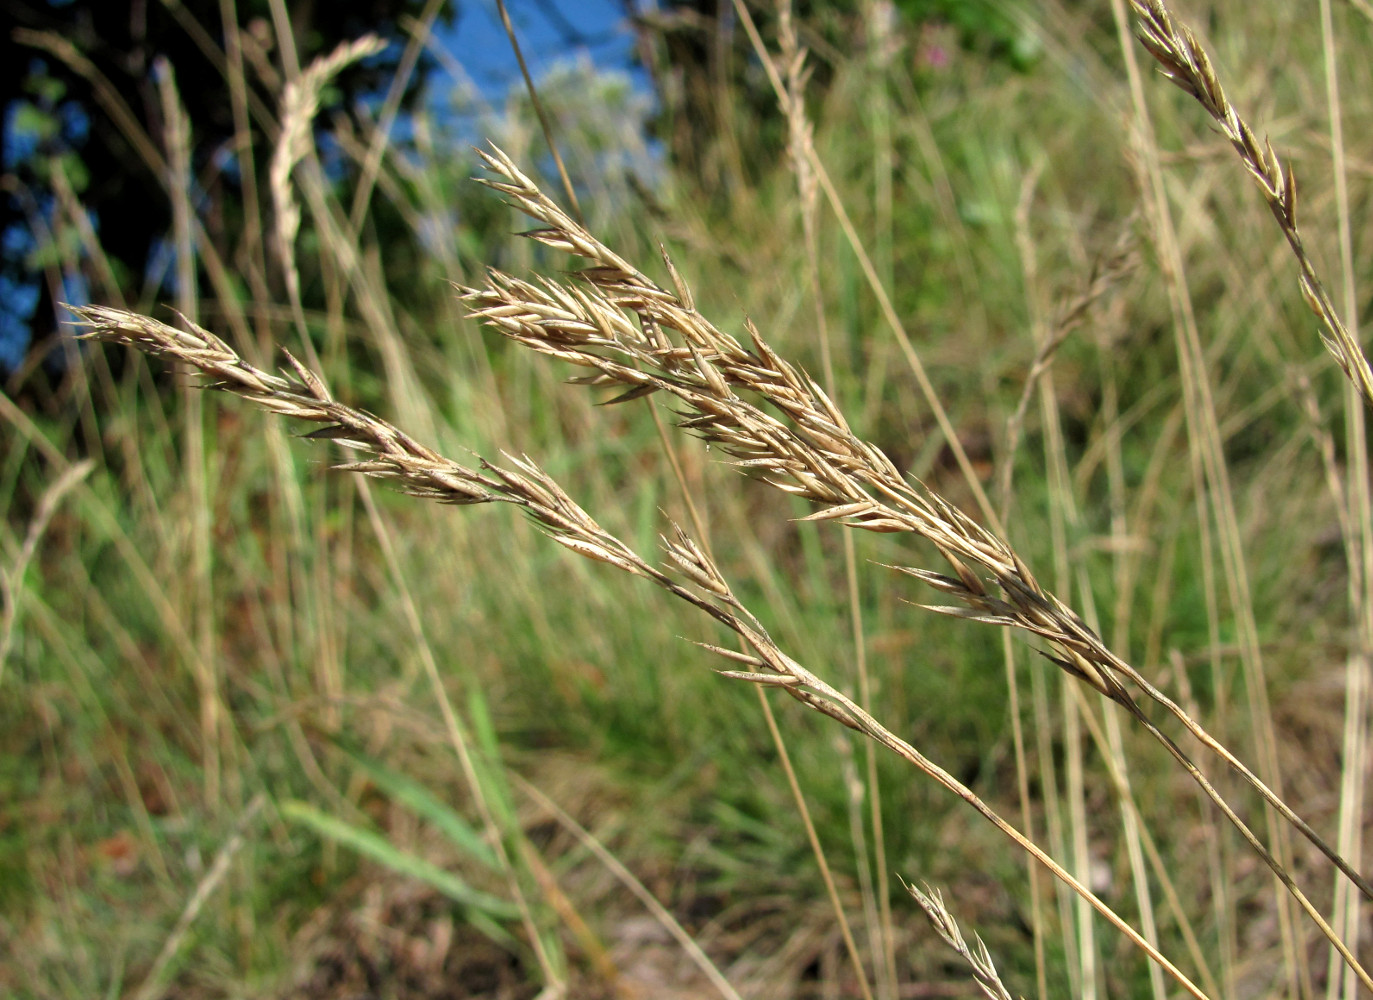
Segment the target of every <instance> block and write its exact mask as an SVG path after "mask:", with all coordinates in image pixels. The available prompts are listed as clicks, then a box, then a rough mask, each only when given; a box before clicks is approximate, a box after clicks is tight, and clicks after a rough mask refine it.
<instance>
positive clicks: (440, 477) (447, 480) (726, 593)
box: [72, 306, 1207, 998]
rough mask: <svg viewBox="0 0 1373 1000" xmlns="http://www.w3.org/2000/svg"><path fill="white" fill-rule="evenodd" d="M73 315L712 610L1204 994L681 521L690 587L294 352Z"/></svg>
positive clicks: (545, 491) (742, 675)
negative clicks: (895, 722) (795, 636)
mask: <svg viewBox="0 0 1373 1000" xmlns="http://www.w3.org/2000/svg"><path fill="white" fill-rule="evenodd" d="M72 312H73V313H75V314H76V316H77V317H78V318H79V320H80V321H81V323H82V324H83V325H84V326H85V327H86V328H87V329H86V332H85V334H84V336H86V337H87V338H90V339H95V340H102V341H107V342H112V343H118V344H122V345H124V346H127V347H132V348H136V349H138V350H141V351H144V352H146V353H148V354H151V355H154V356H156V357H161V358H165V359H168V360H170V361H173V362H180V363H182V364H188V365H191V366H192V367H194V368H195V369H197V370H198V371H199V372H200V373H201V374H202V375H204V376H206V377H207V378H208V379H209V382H208V383H207V386H208V387H209V388H212V389H218V390H220V391H224V392H231V393H233V394H235V395H238V396H241V397H243V398H244V399H246V400H248V401H249V402H251V403H254V404H255V405H257V406H260V407H262V408H263V409H265V410H269V411H271V412H273V413H276V414H278V415H280V416H283V417H288V418H292V419H296V420H304V421H307V422H310V423H317V424H323V425H324V426H323V427H321V428H320V429H319V430H317V431H314V432H312V433H310V434H307V435H306V437H307V438H309V439H311V440H331V441H336V442H338V443H339V444H340V445H341V446H343V447H345V448H349V449H352V450H355V451H361V452H365V453H367V454H368V456H369V457H368V458H366V459H364V460H362V461H357V462H348V463H343V464H340V465H337V466H335V467H334V468H335V469H337V470H339V471H345V472H358V473H361V474H363V475H366V476H370V477H374V478H378V479H386V480H392V481H394V482H395V483H396V484H397V485H398V486H399V487H400V488H401V490H402V491H404V492H405V493H407V494H409V495H411V496H416V497H420V498H422V499H428V500H435V501H437V502H439V503H447V504H462V505H468V504H481V503H509V504H513V505H514V506H516V507H519V508H520V509H521V510H522V511H524V513H525V514H527V515H528V516H529V517H530V518H531V519H532V520H533V521H534V522H535V523H536V524H538V525H539V526H540V527H541V528H542V529H543V530H544V531H545V533H546V534H548V536H549V537H550V538H552V539H553V540H554V541H556V542H558V543H559V544H560V545H563V546H565V547H566V548H568V549H571V550H572V551H573V552H576V553H577V554H578V555H581V556H584V557H586V558H588V559H592V560H595V561H597V562H602V563H606V564H608V565H611V566H614V567H615V568H617V569H620V570H622V571H624V572H626V573H629V574H631V575H634V576H638V577H641V578H643V579H646V580H649V581H650V582H652V583H654V584H656V585H657V586H658V587H660V588H662V589H663V590H665V591H667V592H668V593H670V594H672V595H673V596H674V597H677V598H679V599H681V600H684V601H686V602H687V603H688V604H691V605H692V606H694V607H696V608H697V609H699V610H701V611H703V612H705V613H706V614H708V615H709V616H710V617H711V618H713V619H715V620H716V621H717V622H719V623H720V624H721V625H723V626H725V627H726V628H727V629H729V630H730V631H732V632H734V633H735V634H736V635H737V636H739V638H740V639H742V640H743V641H744V643H745V644H746V645H747V646H748V648H749V649H750V650H752V652H751V653H739V652H735V651H732V650H728V649H724V648H721V647H717V646H713V645H707V644H702V646H703V648H705V649H708V650H710V651H712V652H714V653H716V654H718V655H720V656H721V657H723V658H725V659H726V660H729V661H731V662H733V663H737V664H740V665H742V666H744V667H746V668H747V669H744V670H736V669H729V670H724V671H720V672H721V673H722V674H723V675H724V676H726V677H729V678H732V679H737V680H743V681H747V682H752V683H758V684H763V685H767V686H776V687H780V688H781V689H782V690H784V691H786V692H787V694H789V695H791V696H792V697H793V698H795V699H796V700H797V701H799V702H801V703H802V704H803V705H805V706H806V707H808V708H811V709H813V710H814V711H817V712H820V713H821V714H823V715H826V716H829V717H830V718H832V719H834V720H836V721H838V722H840V723H842V724H843V725H845V726H847V727H849V728H850V729H853V730H855V731H857V732H860V733H862V734H864V735H866V736H868V737H869V738H871V739H873V740H875V741H876V742H877V743H879V744H881V745H882V746H885V747H887V748H888V749H889V750H891V751H893V752H894V753H896V754H897V755H898V756H900V757H902V758H903V759H904V760H906V761H908V762H909V763H911V764H912V765H914V766H915V767H916V768H918V769H919V770H920V771H921V772H922V773H924V774H926V775H927V776H929V777H931V778H933V779H934V780H935V781H936V782H937V783H939V784H940V785H942V786H943V787H944V788H946V789H947V790H949V791H951V792H953V793H954V794H955V795H957V796H958V797H959V798H961V799H963V800H964V801H965V802H967V803H968V804H969V805H970V806H972V807H973V808H974V809H975V810H976V811H977V812H978V813H980V814H981V815H982V816H983V817H984V818H985V819H987V820H988V821H989V822H991V823H992V824H993V825H994V826H996V827H997V829H999V830H1000V831H1001V832H1002V833H1003V834H1004V835H1006V836H1007V837H1009V838H1010V839H1011V840H1012V841H1014V842H1015V843H1016V845H1017V846H1019V847H1020V848H1021V849H1022V850H1024V851H1026V852H1028V853H1029V854H1030V855H1031V856H1033V857H1034V858H1035V859H1036V860H1038V861H1039V862H1040V863H1041V864H1043V865H1044V866H1045V867H1046V868H1048V869H1049V871H1050V872H1052V873H1053V874H1054V875H1055V876H1056V877H1058V878H1059V879H1061V880H1063V882H1064V883H1065V884H1066V885H1068V886H1069V887H1070V888H1071V889H1072V890H1073V891H1074V892H1076V893H1077V894H1078V895H1080V896H1081V897H1082V898H1083V899H1085V900H1086V901H1087V902H1088V903H1090V904H1091V905H1092V906H1093V907H1094V908H1095V909H1096V910H1097V912H1098V913H1100V914H1101V915H1102V916H1103V917H1104V918H1105V919H1106V920H1107V921H1109V922H1110V923H1111V924H1112V926H1114V927H1116V928H1117V929H1118V930H1119V931H1120V932H1121V933H1122V934H1124V935H1125V936H1126V937H1128V938H1129V939H1130V941H1131V942H1132V943H1133V944H1135V946H1136V947H1138V948H1140V949H1141V950H1142V951H1143V952H1144V953H1145V954H1147V955H1148V956H1149V957H1150V958H1151V959H1153V960H1154V961H1155V962H1157V963H1158V964H1159V965H1160V966H1161V967H1162V968H1163V969H1164V970H1165V971H1166V972H1167V973H1168V974H1169V975H1170V976H1172V977H1173V978H1174V980H1176V981H1177V983H1178V984H1179V985H1180V986H1182V987H1183V988H1184V989H1185V990H1186V991H1187V992H1188V993H1189V994H1190V995H1191V996H1193V997H1197V998H1205V997H1206V996H1207V994H1205V993H1204V992H1202V990H1201V989H1200V988H1199V987H1197V986H1196V985H1195V984H1194V983H1193V982H1192V981H1191V980H1190V979H1188V978H1187V976H1186V975H1185V974H1184V973H1183V972H1182V971H1181V970H1180V969H1178V968H1177V966H1175V965H1174V964H1173V963H1172V962H1171V961H1170V960H1169V959H1168V958H1167V957H1166V956H1164V955H1163V954H1162V953H1161V952H1159V951H1158V949H1157V948H1155V947H1154V946H1153V945H1151V944H1150V943H1149V942H1148V941H1146V940H1145V939H1144V938H1143V937H1142V936H1141V935H1140V934H1139V932H1138V931H1136V930H1135V929H1134V928H1133V927H1131V926H1130V925H1129V924H1128V923H1127V922H1125V921H1124V920H1123V919H1122V918H1121V917H1120V916H1119V915H1118V914H1116V913H1115V911H1114V910H1112V909H1111V908H1110V907H1109V906H1107V905H1106V903H1104V902H1103V901H1102V900H1101V899H1100V898H1098V897H1097V896H1096V895H1095V894H1094V893H1093V892H1092V891H1091V890H1090V889H1088V888H1087V887H1086V886H1085V885H1083V884H1082V883H1081V882H1080V881H1078V880H1077V879H1076V878H1075V877H1074V876H1073V875H1072V874H1071V873H1070V872H1068V871H1067V870H1066V869H1064V868H1063V867H1062V866H1061V865H1060V864H1058V862H1056V861H1055V860H1054V859H1053V858H1051V857H1049V855H1047V854H1046V853H1045V852H1044V851H1043V850H1042V849H1041V848H1040V847H1039V845H1037V844H1035V843H1034V842H1032V841H1030V840H1029V839H1028V838H1026V837H1025V836H1024V835H1023V834H1021V833H1020V831H1019V830H1017V829H1016V828H1015V827H1014V826H1012V825H1011V824H1010V823H1008V822H1007V821H1006V820H1004V819H1003V818H1002V817H1001V816H1000V815H999V814H998V813H996V811H995V810H993V809H992V808H991V807H990V806H988V805H987V804H986V803H985V802H983V801H982V799H981V798H979V797H978V795H977V794H976V793H975V792H973V791H972V790H971V789H970V788H968V787H967V786H966V785H964V784H963V783H962V782H960V781H959V780H958V779H957V778H955V777H954V776H953V775H952V774H950V773H949V772H948V771H946V770H944V769H943V768H941V767H940V766H939V765H937V764H935V763H934V762H933V761H931V760H929V759H928V758H927V757H925V756H924V755H923V754H921V753H920V751H918V750H917V749H915V747H913V746H911V745H910V744H909V743H907V742H906V741H905V740H902V739H901V738H900V737H898V736H896V735H895V734H893V733H892V732H891V731H890V730H888V729H886V728H885V727H884V726H883V725H882V724H881V723H880V722H878V721H877V720H876V719H875V718H873V717H872V716H871V715H870V714H869V713H868V712H866V711H865V710H864V709H863V708H861V707H860V706H859V705H858V704H857V703H855V702H854V701H853V700H852V699H850V698H849V697H848V696H847V695H845V694H843V693H842V692H841V691H839V690H837V689H836V688H834V687H833V686H831V685H830V684H828V683H827V682H826V681H824V680H822V679H821V678H820V677H818V676H817V675H816V674H814V673H812V672H811V671H810V670H808V669H806V668H805V667H804V666H802V665H801V664H800V663H798V662H797V661H796V660H794V659H792V658H791V657H790V656H788V655H787V654H786V653H785V652H783V651H782V650H781V648H780V647H778V646H777V645H776V644H775V643H774V642H773V640H772V638H771V637H770V636H769V635H768V633H767V630H766V629H765V628H764V627H763V625H762V624H761V623H760V622H759V621H758V619H757V618H755V617H754V616H753V614H752V613H751V612H749V611H748V609H747V608H745V607H744V606H743V605H742V604H741V603H740V602H739V600H738V599H737V598H736V597H735V595H734V593H733V592H732V590H731V589H730V587H729V585H728V583H727V582H726V581H725V579H724V577H723V576H722V575H721V573H720V570H719V569H718V567H717V566H716V565H715V563H714V562H713V560H712V559H711V558H710V557H709V556H708V555H707V554H706V553H705V552H704V551H703V550H702V548H701V547H700V546H699V545H697V544H696V542H695V541H693V540H692V539H691V538H690V537H689V536H687V534H686V533H685V532H683V531H682V530H681V529H680V528H679V527H677V526H675V525H674V526H673V527H672V529H671V535H670V537H669V536H663V537H662V542H663V546H664V549H665V552H666V554H667V558H668V562H669V565H670V566H671V567H672V571H673V573H675V574H676V576H677V577H678V578H680V580H684V581H686V582H685V583H683V582H680V581H679V579H674V577H673V576H671V575H669V573H667V572H664V571H663V570H661V569H659V568H658V567H656V566H653V565H652V564H650V563H648V562H647V561H646V560H644V559H643V558H642V557H641V556H639V555H638V554H637V553H636V552H635V551H634V550H633V549H631V548H630V547H629V546H628V545H626V544H625V543H624V542H622V541H621V540H620V539H618V538H617V537H615V536H614V535H612V534H610V533H609V532H607V531H606V530H605V529H603V528H602V527H601V526H600V525H599V524H597V523H596V521H595V520H594V519H593V518H592V517H591V516H590V515H589V514H587V513H586V511H584V510H583V509H582V508H581V507H579V506H578V505H577V504H576V503H575V502H574V501H573V500H572V499H571V497H569V496H568V495H567V494H566V493H565V492H564V491H563V489H562V487H560V486H559V485H558V484H557V482H555V481H554V480H553V479H552V478H551V477H549V476H548V475H547V474H546V473H544V472H543V471H542V470H541V469H539V468H538V467H537V466H536V465H534V464H533V463H532V462H531V461H529V460H528V459H527V458H526V459H521V458H514V457H509V456H507V458H508V461H509V462H510V464H511V466H513V468H504V467H501V466H497V465H494V464H492V463H489V462H486V461H480V468H479V469H478V468H472V467H469V466H464V465H461V464H459V463H457V462H454V461H452V460H451V459H447V458H445V457H443V456H442V455H439V454H438V453H436V452H434V451H431V450H430V449H428V448H426V447H425V446H424V445H422V444H420V443H419V442H417V441H415V440H414V439H413V438H411V437H410V436H409V435H407V434H405V433H404V432H403V431H401V430H399V429H398V428H396V427H394V426H392V425H391V424H389V423H387V422H386V421H384V420H382V419H380V418H378V417H375V416H373V415H371V414H368V413H364V412H362V411H360V410H357V409H354V408H353V407H350V406H347V405H345V404H343V403H339V402H337V401H336V400H334V399H333V398H332V396H331V395H330V394H329V392H328V390H327V388H326V387H325V385H324V382H323V380H322V379H321V378H320V377H319V376H318V375H317V374H315V373H314V372H312V371H311V370H309V369H308V368H306V367H305V366H304V365H302V364H301V363H300V362H299V361H298V360H296V359H295V358H294V357H292V356H291V355H290V354H289V353H288V354H287V355H286V357H287V360H288V361H289V363H290V366H291V373H290V374H289V375H284V376H283V375H273V374H270V373H268V372H264V371H262V370H260V369H257V368H254V367H253V366H252V365H250V364H248V363H247V362H245V361H244V360H243V359H242V358H241V357H239V355H238V354H237V353H236V352H235V351H234V350H233V349H232V348H231V347H229V345H228V344H226V343H225V342H224V341H222V340H220V339H219V338H218V337H216V336H215V335H214V334H212V333H210V332H209V331H207V330H205V329H203V328H201V327H199V326H196V325H195V324H188V325H189V326H191V330H190V331H189V332H187V331H182V330H178V329H176V328H174V327H171V326H168V325H167V324H165V323H161V322H159V321H157V320H154V319H151V318H149V317H147V316H143V315H140V314H138V313H132V312H129V311H127V310H123V309H113V308H109V307H104V306H85V307H79V308H73V309H72ZM779 361H780V359H779Z"/></svg>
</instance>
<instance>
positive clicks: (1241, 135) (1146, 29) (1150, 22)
mask: <svg viewBox="0 0 1373 1000" xmlns="http://www.w3.org/2000/svg"><path fill="white" fill-rule="evenodd" d="M1130 5H1131V6H1132V7H1133V8H1134V10H1135V13H1136V14H1138V15H1139V17H1140V23H1139V27H1138V30H1137V35H1138V37H1139V40H1140V42H1141V43H1142V44H1143V45H1144V47H1145V48H1146V49H1148V50H1149V54H1150V55H1151V56H1153V57H1154V59H1156V60H1157V61H1158V63H1159V65H1160V66H1161V67H1162V68H1163V75H1164V76H1166V77H1168V79H1170V80H1172V81H1173V82H1174V83H1175V84H1177V85H1178V86H1179V87H1180V88H1181V89H1182V90H1184V91H1186V92H1187V93H1188V94H1190V95H1191V96H1192V97H1194V98H1195V99H1196V101H1197V103H1199V104H1200V105H1201V106H1202V107H1203V108H1204V109H1205V110H1206V113H1207V114H1208V115H1210V116H1211V117H1212V118H1213V119H1215V121H1216V124H1218V125H1219V126H1220V128H1221V131H1222V132H1224V133H1225V137H1226V138H1227V139H1229V140H1230V144H1231V145H1232V146H1234V147H1235V152H1236V153H1238V154H1239V157H1240V160H1241V161H1242V162H1243V163H1244V165H1245V167H1246V168H1247V169H1248V171H1249V175H1250V176H1251V177H1253V178H1254V183H1256V184H1257V185H1258V186H1259V190H1260V191H1262V192H1263V197H1264V199H1265V200H1266V201H1267V202H1268V208H1269V210H1270V211H1272V213H1273V218H1275V219H1277V221H1278V227H1279V228H1280V229H1281V230H1282V234H1283V235H1284V236H1285V237H1287V242H1288V245H1289V246H1291V248H1292V254H1293V256H1295V257H1296V258H1297V266H1298V267H1299V268H1300V269H1301V281H1300V283H1301V292H1302V297H1303V298H1304V299H1305V300H1306V304H1307V305H1308V306H1309V307H1310V308H1311V311H1312V312H1314V313H1315V314H1316V316H1317V317H1318V318H1319V319H1320V321H1321V324H1322V325H1323V326H1324V328H1325V329H1324V330H1323V331H1322V332H1321V340H1322V341H1323V342H1324V343H1325V347H1326V350H1328V351H1329V352H1330V353H1331V355H1332V356H1333V357H1334V358H1335V361H1336V362H1337V363H1338V364H1339V366H1340V368H1341V369H1342V370H1343V371H1344V373H1345V375H1346V376H1347V377H1348V378H1349V380H1350V381H1351V382H1353V383H1354V385H1355V386H1356V387H1357V388H1358V390H1359V392H1360V393H1361V394H1362V395H1363V397H1364V399H1365V400H1366V401H1368V402H1370V403H1373V368H1370V367H1369V363H1368V358H1367V356H1366V355H1365V354H1364V351H1363V348H1362V347H1361V346H1360V345H1359V342H1358V340H1357V339H1356V338H1355V337H1354V335H1353V334H1351V333H1350V332H1349V330H1348V329H1347V328H1346V327H1345V325H1344V322H1343V321H1342V320H1341V319H1340V315H1339V312H1338V310H1336V308H1335V304H1334V302H1332V301H1331V299H1330V294H1329V293H1328V292H1327V291H1326V290H1325V285H1324V283H1322V281H1321V279H1320V277H1319V275H1317V273H1316V267H1315V265H1314V264H1313V263H1312V262H1311V258H1310V256H1309V255H1308V254H1307V252H1306V247H1305V245H1304V244H1303V243H1302V238H1301V233H1300V232H1299V231H1298V229H1297V180H1296V177H1295V176H1294V175H1293V173H1292V171H1291V170H1288V169H1285V168H1284V166H1283V163H1282V160H1280V159H1279V158H1278V154H1277V153H1276V152H1274V150H1273V144H1272V143H1271V142H1269V141H1268V140H1267V139H1264V140H1263V141H1262V142H1260V141H1259V138H1258V136H1257V135H1256V134H1255V133H1254V130H1253V129H1252V128H1250V127H1249V125H1248V123H1246V122H1245V121H1244V119H1242V118H1241V117H1240V116H1239V113H1238V112H1236V111H1235V109H1234V106H1233V105H1231V104H1230V101H1229V99H1228V98H1227V97H1226V96H1225V90H1224V88H1222V87H1221V83H1220V78H1219V77H1217V76H1216V71H1215V68H1214V67H1213V66H1212V64H1211V58H1210V56H1209V55H1207V53H1206V49H1205V48H1204V47H1203V46H1202V44H1201V42H1199V41H1198V40H1197V37H1196V35H1194V34H1193V33H1192V29H1191V28H1189V27H1187V25H1185V24H1183V23H1181V22H1179V21H1176V20H1174V18H1173V15H1172V12H1171V11H1169V9H1168V5H1167V4H1165V3H1164V2H1163V0H1130Z"/></svg>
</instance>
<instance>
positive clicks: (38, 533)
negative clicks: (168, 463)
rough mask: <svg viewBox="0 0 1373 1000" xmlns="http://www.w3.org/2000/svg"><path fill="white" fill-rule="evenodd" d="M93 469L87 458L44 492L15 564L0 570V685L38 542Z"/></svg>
mask: <svg viewBox="0 0 1373 1000" xmlns="http://www.w3.org/2000/svg"><path fill="white" fill-rule="evenodd" d="M93 468H95V461H94V460H93V459H89V458H88V459H84V460H82V461H80V462H77V463H76V464H75V465H71V466H68V467H67V468H66V469H64V470H63V471H62V472H61V474H60V475H58V477H57V478H56V479H55V480H53V483H52V485H51V486H49V487H48V488H47V489H46V490H44V491H43V495H42V496H41V497H39V499H38V506H37V508H35V510H34V512H33V517H31V518H30V519H29V528H28V531H26V532H25V533H24V541H23V542H22V543H21V544H20V546H19V551H18V553H16V554H15V557H14V563H13V564H12V565H11V566H10V568H9V569H8V570H4V569H0V600H3V602H4V607H3V608H0V683H4V680H5V663H6V662H7V661H8V660H9V655H10V647H11V646H12V645H13V643H14V628H15V625H16V623H17V622H18V621H19V599H20V595H21V594H22V592H23V587H24V574H25V573H26V572H28V568H29V563H30V562H32V561H33V557H34V554H35V553H36V552H37V551H38V543H39V542H40V541H42V539H43V534H44V532H46V531H47V530H48V525H49V524H50V523H51V522H52V517H53V515H54V514H56V513H57V507H58V504H60V503H61V502H62V498H63V497H64V496H66V495H67V494H68V493H69V492H71V490H72V488H73V487H75V486H76V485H77V484H78V483H80V482H81V481H82V480H83V479H85V478H86V477H87V476H88V475H90V473H91V469H93Z"/></svg>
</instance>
